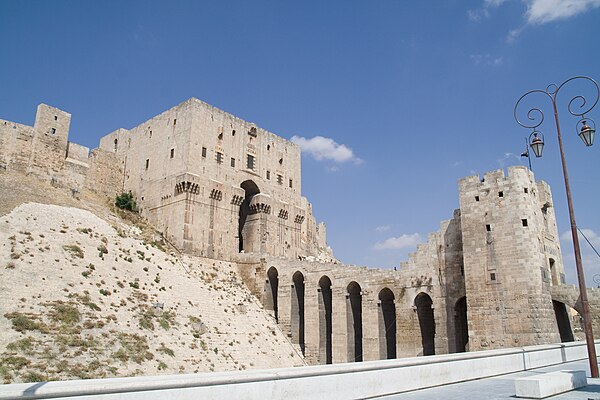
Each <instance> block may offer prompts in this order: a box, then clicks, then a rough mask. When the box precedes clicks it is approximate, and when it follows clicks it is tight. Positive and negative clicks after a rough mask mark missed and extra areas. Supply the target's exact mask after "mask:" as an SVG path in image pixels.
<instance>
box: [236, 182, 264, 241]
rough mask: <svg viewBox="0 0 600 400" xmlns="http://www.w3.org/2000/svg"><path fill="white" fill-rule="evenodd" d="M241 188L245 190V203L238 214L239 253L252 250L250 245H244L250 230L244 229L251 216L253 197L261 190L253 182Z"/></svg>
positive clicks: (244, 184)
mask: <svg viewBox="0 0 600 400" xmlns="http://www.w3.org/2000/svg"><path fill="white" fill-rule="evenodd" d="M240 187H241V188H242V189H244V201H243V202H242V204H241V205H240V210H239V213H238V251H239V252H242V251H248V250H251V249H252V248H251V246H249V243H245V244H244V237H245V236H249V235H248V232H247V230H248V229H244V228H245V227H246V220H247V219H248V215H250V201H251V200H252V197H254V196H256V195H257V194H259V193H260V189H259V188H258V186H257V185H256V183H254V181H252V180H246V181H244V182H242V184H241V185H240ZM246 228H247V227H246ZM246 239H248V238H246ZM247 242H248V240H247Z"/></svg>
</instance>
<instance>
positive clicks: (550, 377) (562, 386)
mask: <svg viewBox="0 0 600 400" xmlns="http://www.w3.org/2000/svg"><path fill="white" fill-rule="evenodd" d="M584 386H587V377H586V374H585V371H559V372H550V373H547V374H539V375H535V376H528V377H525V378H518V379H515V393H516V396H517V397H522V398H526V399H545V398H546V397H550V396H554V395H556V394H559V393H564V392H569V391H571V390H575V389H579V388H580V387H584Z"/></svg>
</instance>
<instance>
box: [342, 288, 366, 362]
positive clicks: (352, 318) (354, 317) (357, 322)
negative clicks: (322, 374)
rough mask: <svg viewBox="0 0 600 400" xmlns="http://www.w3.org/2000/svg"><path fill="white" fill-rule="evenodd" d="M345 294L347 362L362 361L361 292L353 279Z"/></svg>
mask: <svg viewBox="0 0 600 400" xmlns="http://www.w3.org/2000/svg"><path fill="white" fill-rule="evenodd" d="M347 290H348V293H347V294H346V321H347V326H348V362H352V361H362V360H363V352H362V339H363V337H362V336H363V335H362V294H361V288H360V285H359V284H358V283H356V282H354V281H352V282H350V284H349V285H348V288H347Z"/></svg>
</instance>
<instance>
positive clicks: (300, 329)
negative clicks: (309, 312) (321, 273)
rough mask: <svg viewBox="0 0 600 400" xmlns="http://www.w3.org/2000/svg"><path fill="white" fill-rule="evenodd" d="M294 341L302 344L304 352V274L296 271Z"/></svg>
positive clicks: (293, 279) (293, 316)
mask: <svg viewBox="0 0 600 400" xmlns="http://www.w3.org/2000/svg"><path fill="white" fill-rule="evenodd" d="M292 282H293V283H292V291H291V295H292V313H291V317H292V318H291V327H292V342H294V343H296V344H298V345H300V349H301V350H302V354H304V349H305V343H304V274H302V272H300V271H296V272H295V273H294V275H293V276H292Z"/></svg>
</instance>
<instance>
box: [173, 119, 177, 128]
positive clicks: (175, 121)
mask: <svg viewBox="0 0 600 400" xmlns="http://www.w3.org/2000/svg"><path fill="white" fill-rule="evenodd" d="M175 125H177V118H174V119H173V126H175Z"/></svg>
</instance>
